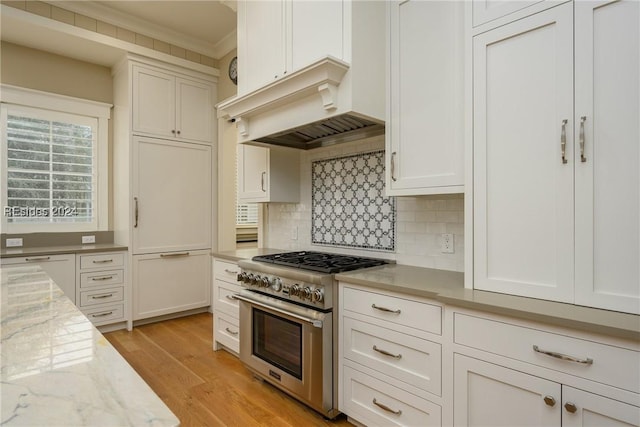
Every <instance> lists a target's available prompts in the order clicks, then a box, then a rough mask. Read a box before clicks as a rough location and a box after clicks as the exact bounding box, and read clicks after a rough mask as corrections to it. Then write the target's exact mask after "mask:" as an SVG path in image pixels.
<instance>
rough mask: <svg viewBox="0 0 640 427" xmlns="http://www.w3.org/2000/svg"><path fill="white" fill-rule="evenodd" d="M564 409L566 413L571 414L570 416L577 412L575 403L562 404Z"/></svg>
mask: <svg viewBox="0 0 640 427" xmlns="http://www.w3.org/2000/svg"><path fill="white" fill-rule="evenodd" d="M564 409H566V410H567V412H571V413H572V414H575V412H576V411H577V410H578V408H577V407H576V405H575V403H571V402H567V403H565V404H564Z"/></svg>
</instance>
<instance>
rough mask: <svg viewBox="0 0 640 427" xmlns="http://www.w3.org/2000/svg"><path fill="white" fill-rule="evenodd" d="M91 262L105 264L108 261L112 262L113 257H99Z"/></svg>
mask: <svg viewBox="0 0 640 427" xmlns="http://www.w3.org/2000/svg"><path fill="white" fill-rule="evenodd" d="M92 262H93V263H94V264H106V263H109V262H113V259H100V260H93V261H92Z"/></svg>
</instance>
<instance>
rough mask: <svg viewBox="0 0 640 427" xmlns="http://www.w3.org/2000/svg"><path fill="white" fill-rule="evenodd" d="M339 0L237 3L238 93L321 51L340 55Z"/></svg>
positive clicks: (314, 57) (308, 60)
mask: <svg viewBox="0 0 640 427" xmlns="http://www.w3.org/2000/svg"><path fill="white" fill-rule="evenodd" d="M342 17H343V2H342V1H336V0H331V1H317V0H316V1H302V2H299V1H293V0H275V1H241V2H238V94H239V95H243V94H246V93H248V92H251V91H253V90H255V89H258V88H260V87H262V86H265V85H267V84H269V83H271V82H273V81H275V80H277V79H279V78H281V77H284V76H286V75H287V74H290V73H291V72H292V71H294V70H298V69H300V68H302V67H304V66H306V65H309V64H311V63H312V62H314V61H315V60H317V59H320V58H322V57H326V56H327V55H331V56H335V57H336V58H338V59H343V54H342V53H343V28H342V26H343V19H342Z"/></svg>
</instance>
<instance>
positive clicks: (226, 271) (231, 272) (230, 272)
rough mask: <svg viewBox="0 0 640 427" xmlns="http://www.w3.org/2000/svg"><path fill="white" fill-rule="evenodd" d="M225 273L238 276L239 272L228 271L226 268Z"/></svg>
mask: <svg viewBox="0 0 640 427" xmlns="http://www.w3.org/2000/svg"><path fill="white" fill-rule="evenodd" d="M224 272H225V273H229V274H238V272H237V271H233V270H228V269H226V268H225V269H224Z"/></svg>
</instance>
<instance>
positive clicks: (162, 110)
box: [132, 65, 176, 137]
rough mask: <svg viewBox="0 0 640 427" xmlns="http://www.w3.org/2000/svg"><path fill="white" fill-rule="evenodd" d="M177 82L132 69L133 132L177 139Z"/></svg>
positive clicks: (150, 71)
mask: <svg viewBox="0 0 640 427" xmlns="http://www.w3.org/2000/svg"><path fill="white" fill-rule="evenodd" d="M175 92H176V90H175V78H174V77H173V76H172V75H170V74H167V73H163V72H161V71H159V70H155V69H151V68H144V67H140V66H137V65H134V67H133V112H132V116H133V132H134V133H147V134H153V135H160V136H165V137H175V130H176V127H175V105H176V102H175Z"/></svg>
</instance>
